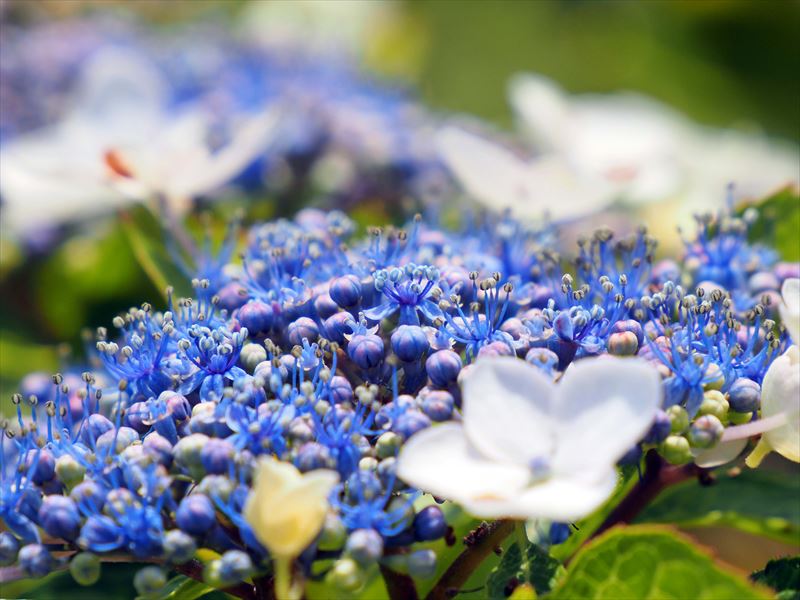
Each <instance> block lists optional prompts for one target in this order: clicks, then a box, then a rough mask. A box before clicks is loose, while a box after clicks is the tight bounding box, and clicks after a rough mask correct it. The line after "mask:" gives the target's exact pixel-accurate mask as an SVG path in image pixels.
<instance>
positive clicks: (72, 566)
mask: <svg viewBox="0 0 800 600" xmlns="http://www.w3.org/2000/svg"><path fill="white" fill-rule="evenodd" d="M69 572H70V575H72V578H73V579H74V580H75V583H77V584H78V585H94V584H95V583H97V581H98V580H99V579H100V559H99V558H98V557H97V555H95V554H92V553H91V552H80V553H78V554H76V555H75V556H73V557H72V560H71V561H69Z"/></svg>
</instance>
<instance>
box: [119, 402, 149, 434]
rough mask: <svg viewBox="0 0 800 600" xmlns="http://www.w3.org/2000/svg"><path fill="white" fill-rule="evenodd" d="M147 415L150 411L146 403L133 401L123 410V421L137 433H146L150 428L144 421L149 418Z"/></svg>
mask: <svg viewBox="0 0 800 600" xmlns="http://www.w3.org/2000/svg"><path fill="white" fill-rule="evenodd" d="M149 415H150V412H149V410H148V409H147V404H146V403H144V402H134V403H133V404H131V405H130V406H129V407H128V409H127V410H126V411H125V420H124V421H123V422H124V423H125V425H127V426H128V427H130V428H131V429H135V430H136V431H138V432H139V433H146V432H147V431H148V430H149V429H150V425H145V423H144V421H147V420H148V419H149ZM148 422H149V421H148Z"/></svg>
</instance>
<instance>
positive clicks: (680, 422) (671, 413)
mask: <svg viewBox="0 0 800 600" xmlns="http://www.w3.org/2000/svg"><path fill="white" fill-rule="evenodd" d="M665 412H666V413H667V416H668V417H669V421H670V423H671V424H672V433H682V432H684V431H686V429H687V428H688V427H689V413H687V412H686V409H685V408H683V407H682V406H678V405H677V404H675V405H673V406H670V407H669V408H668V409H667V410H666V411H665Z"/></svg>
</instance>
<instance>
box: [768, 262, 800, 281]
mask: <svg viewBox="0 0 800 600" xmlns="http://www.w3.org/2000/svg"><path fill="white" fill-rule="evenodd" d="M774 271H775V275H776V276H777V277H778V279H780V280H781V282H783V281H785V280H786V279H793V278H794V279H798V278H800V263H798V262H779V263H778V264H777V265H775V268H774Z"/></svg>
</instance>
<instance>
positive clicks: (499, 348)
mask: <svg viewBox="0 0 800 600" xmlns="http://www.w3.org/2000/svg"><path fill="white" fill-rule="evenodd" d="M514 355H515V352H514V350H513V349H512V348H511V346H509V345H508V344H506V343H505V342H500V341H496V342H489V343H488V344H486V345H485V346H481V349H480V350H478V356H479V357H485V356H514Z"/></svg>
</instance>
